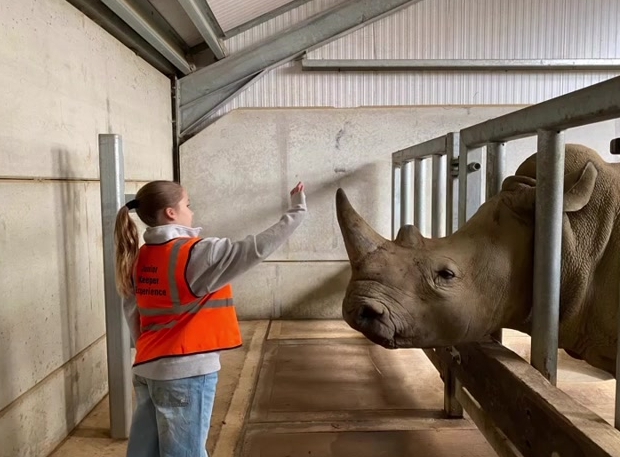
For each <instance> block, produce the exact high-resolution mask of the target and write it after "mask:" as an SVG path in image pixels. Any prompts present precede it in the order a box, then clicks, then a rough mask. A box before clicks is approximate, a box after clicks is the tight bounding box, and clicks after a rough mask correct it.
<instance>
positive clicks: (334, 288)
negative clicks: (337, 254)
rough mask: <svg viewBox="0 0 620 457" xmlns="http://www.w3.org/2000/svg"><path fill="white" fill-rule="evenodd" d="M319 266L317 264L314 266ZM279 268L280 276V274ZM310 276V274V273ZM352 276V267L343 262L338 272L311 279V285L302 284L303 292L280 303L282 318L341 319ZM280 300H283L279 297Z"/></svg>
mask: <svg viewBox="0 0 620 457" xmlns="http://www.w3.org/2000/svg"><path fill="white" fill-rule="evenodd" d="M313 267H314V268H317V267H316V266H313ZM280 268H286V267H279V268H278V272H277V274H278V276H280V274H279V273H280V272H279V269H280ZM309 276H310V275H309ZM350 278H351V267H350V265H349V264H348V263H344V262H342V266H341V267H339V269H338V272H337V273H336V274H334V275H332V276H330V277H328V278H325V279H323V280H320V281H316V280H310V281H311V286H310V287H309V288H308V287H307V285H304V284H301V285H300V286H299V287H300V289H302V290H303V292H302V293H301V294H299V295H296V296H295V298H294V299H293V300H292V301H291V302H289V303H280V306H279V308H280V316H279V317H280V318H281V319H341V318H342V300H343V299H344V295H345V292H346V289H347V285H348V284H349V279H350ZM278 300H281V299H280V298H278Z"/></svg>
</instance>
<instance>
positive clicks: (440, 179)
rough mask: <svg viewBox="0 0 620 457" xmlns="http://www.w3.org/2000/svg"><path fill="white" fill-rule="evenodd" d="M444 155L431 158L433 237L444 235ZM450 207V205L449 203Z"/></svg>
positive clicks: (445, 198)
mask: <svg viewBox="0 0 620 457" xmlns="http://www.w3.org/2000/svg"><path fill="white" fill-rule="evenodd" d="M446 159H447V158H446V155H434V156H433V159H432V164H433V165H432V167H433V170H432V173H433V183H432V189H433V194H432V212H433V215H432V221H431V236H432V237H433V238H442V237H444V236H446V209H447V207H448V205H447V197H446V195H447V189H446V185H447V178H448V171H447V170H446V168H447V167H446V163H447V161H446ZM450 207H452V206H451V205H450Z"/></svg>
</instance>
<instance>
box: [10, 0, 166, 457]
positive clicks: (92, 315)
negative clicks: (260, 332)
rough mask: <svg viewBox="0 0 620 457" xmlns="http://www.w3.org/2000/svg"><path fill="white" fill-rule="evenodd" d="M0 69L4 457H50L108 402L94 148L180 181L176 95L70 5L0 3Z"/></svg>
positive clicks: (57, 0)
mask: <svg viewBox="0 0 620 457" xmlns="http://www.w3.org/2000/svg"><path fill="white" fill-rule="evenodd" d="M0 69H1V70H0V86H1V87H2V91H0V106H1V108H0V201H2V211H1V212H0V253H1V254H0V296H1V297H2V299H1V301H0V347H1V348H2V351H1V353H0V443H1V444H0V456H2V457H31V456H32V457H35V456H36V457H42V456H45V455H48V453H49V452H50V451H52V449H53V448H54V447H55V446H56V445H57V444H58V443H59V442H60V441H61V440H62V439H63V438H64V437H65V436H66V434H67V433H68V432H69V431H70V430H71V429H72V428H73V427H74V426H75V425H76V424H77V423H78V422H79V421H80V420H81V419H82V417H84V415H85V414H86V413H87V412H88V411H89V410H90V409H91V408H92V407H93V406H94V405H95V404H96V403H97V402H99V401H100V400H101V398H102V397H103V396H104V395H105V393H106V392H107V364H106V354H105V344H106V341H105V322H104V303H103V285H102V282H103V268H102V246H101V219H100V218H101V215H100V200H99V181H98V180H99V167H98V144H97V135H98V134H99V133H119V134H121V135H123V139H124V145H125V154H126V156H125V167H126V168H125V176H126V178H127V179H128V180H129V181H130V182H129V183H128V186H127V191H128V192H135V191H136V190H137V188H138V187H139V186H140V185H141V184H143V182H144V181H148V180H152V179H156V178H158V179H161V178H163V179H171V178H172V129H171V104H170V81H169V80H168V79H167V78H165V77H164V76H162V75H161V74H160V73H158V72H157V71H156V70H154V69H153V68H151V67H150V66H149V65H148V64H146V63H145V62H144V61H142V60H141V59H139V58H138V57H136V56H135V54H134V53H133V52H131V51H130V50H129V49H127V48H125V47H124V46H123V45H122V44H121V43H119V42H118V41H116V40H115V39H114V38H112V37H111V36H110V35H108V34H107V33H106V32H105V31H104V30H102V29H101V28H99V27H98V26H97V25H96V24H94V23H93V22H91V21H90V20H89V19H88V18H86V17H85V16H84V15H82V13H80V12H79V11H78V10H76V9H74V8H73V7H72V6H71V5H70V4H69V3H68V2H66V1H65V0H38V1H36V0H20V1H5V2H0Z"/></svg>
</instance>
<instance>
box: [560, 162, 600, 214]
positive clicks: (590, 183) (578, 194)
mask: <svg viewBox="0 0 620 457" xmlns="http://www.w3.org/2000/svg"><path fill="white" fill-rule="evenodd" d="M597 177H598V170H597V169H596V167H595V166H594V164H593V163H592V162H588V163H587V164H586V166H585V167H584V168H583V170H581V171H574V172H572V173H569V174H568V175H566V177H565V178H564V212H566V213H571V212H574V211H579V210H581V209H582V208H583V207H584V206H586V205H587V204H588V202H589V201H590V198H592V192H594V185H595V184H596V178H597Z"/></svg>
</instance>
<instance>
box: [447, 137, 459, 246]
mask: <svg viewBox="0 0 620 457" xmlns="http://www.w3.org/2000/svg"><path fill="white" fill-rule="evenodd" d="M460 144H461V140H460V135H459V134H458V133H448V135H446V235H452V234H453V233H454V232H455V231H456V229H457V227H458V225H457V223H458V218H455V217H454V201H455V195H454V194H455V192H454V190H455V189H456V190H457V192H456V197H458V181H457V184H455V183H454V181H455V180H456V179H458V160H459V148H460ZM453 171H454V172H455V174H454V175H453ZM457 207H458V205H457Z"/></svg>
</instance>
